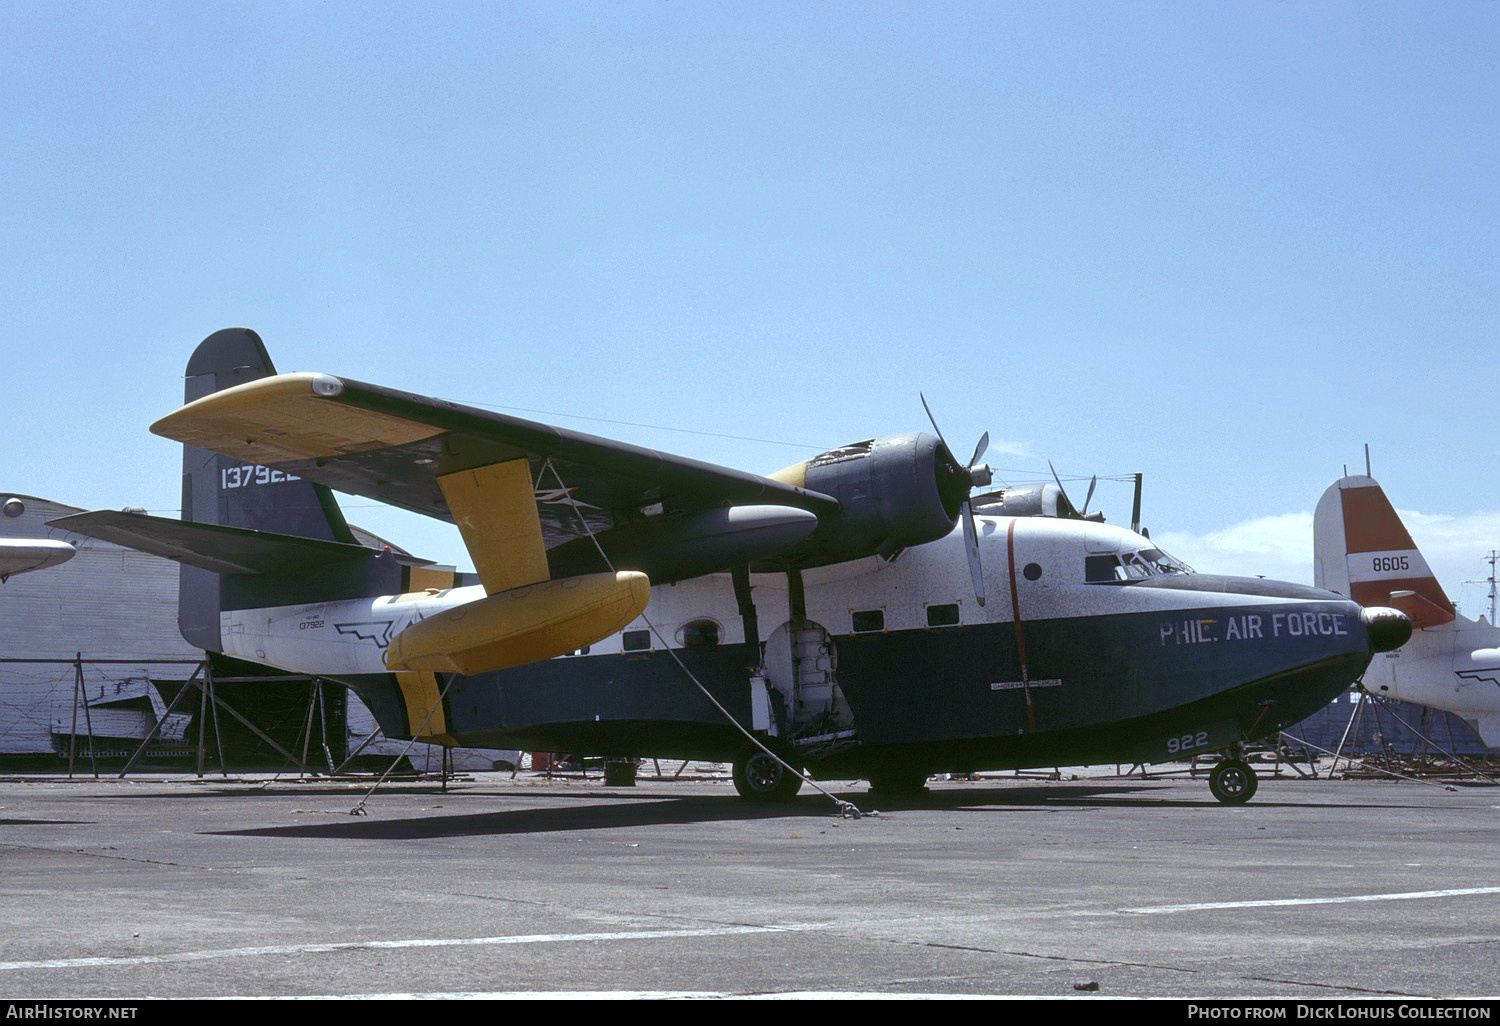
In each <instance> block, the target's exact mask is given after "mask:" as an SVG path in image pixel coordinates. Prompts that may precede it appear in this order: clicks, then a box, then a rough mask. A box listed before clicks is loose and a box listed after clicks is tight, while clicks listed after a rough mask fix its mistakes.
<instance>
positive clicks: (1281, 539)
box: [1153, 509, 1500, 616]
mask: <svg viewBox="0 0 1500 1026" xmlns="http://www.w3.org/2000/svg"><path fill="white" fill-rule="evenodd" d="M1397 513H1398V514H1399V515H1400V517H1401V520H1402V522H1403V523H1404V524H1406V529H1407V531H1409V532H1410V533H1411V536H1412V540H1413V541H1414V542H1416V545H1417V548H1418V549H1420V550H1421V552H1422V555H1423V556H1424V557H1425V558H1426V560H1427V563H1428V565H1429V566H1431V567H1432V572H1433V573H1434V574H1436V575H1437V579H1438V581H1439V582H1440V583H1441V584H1442V585H1443V588H1444V590H1445V591H1447V592H1448V597H1449V598H1451V599H1452V600H1453V601H1454V602H1456V603H1457V604H1458V605H1459V608H1460V609H1461V611H1462V612H1463V613H1464V614H1465V615H1467V616H1478V615H1479V614H1480V613H1487V612H1488V608H1489V597H1488V596H1489V586H1488V584H1482V585H1473V584H1470V585H1467V586H1466V585H1465V583H1464V582H1466V581H1475V580H1478V579H1481V578H1485V577H1488V576H1489V573H1490V570H1489V564H1488V563H1487V562H1486V557H1487V556H1488V555H1489V554H1490V552H1491V551H1492V550H1496V549H1500V512H1492V511H1479V512H1474V513H1421V512H1417V511H1415V510H1404V509H1403V510H1397ZM1312 523H1313V515H1312V513H1310V512H1300V513H1281V514H1277V515H1274V516H1265V517H1255V518H1253V519H1250V520H1242V521H1240V522H1239V523H1237V524H1231V525H1229V526H1228V527H1226V528H1223V529H1221V530H1218V531H1211V532H1208V533H1206V534H1194V533H1192V532H1188V531H1161V532H1159V533H1158V534H1156V535H1155V536H1154V538H1153V540H1154V541H1156V542H1157V543H1158V544H1159V545H1161V547H1162V548H1163V549H1166V550H1167V551H1168V552H1170V553H1171V554H1172V555H1174V556H1176V557H1177V558H1179V559H1182V560H1185V561H1186V562H1187V563H1189V564H1191V565H1192V566H1193V568H1194V569H1196V570H1201V571H1203V572H1204V573H1216V574H1234V575H1239V576H1247V577H1253V576H1256V575H1262V576H1265V577H1271V578H1275V579H1277V580H1282V581H1294V582H1297V583H1300V584H1311V583H1312Z"/></svg>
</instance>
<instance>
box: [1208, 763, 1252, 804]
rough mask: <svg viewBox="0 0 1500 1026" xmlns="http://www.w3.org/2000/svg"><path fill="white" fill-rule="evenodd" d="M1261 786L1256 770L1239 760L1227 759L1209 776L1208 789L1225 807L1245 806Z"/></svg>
mask: <svg viewBox="0 0 1500 1026" xmlns="http://www.w3.org/2000/svg"><path fill="white" fill-rule="evenodd" d="M1259 786H1260V780H1259V778H1257V777H1256V775H1255V770H1253V769H1251V768H1250V764H1249V763H1248V762H1242V761H1240V760H1239V759H1225V760H1224V761H1223V762H1221V763H1219V764H1218V765H1217V766H1215V767H1214V768H1213V771H1212V772H1210V773H1209V775H1208V789H1209V790H1210V791H1212V792H1213V793H1214V797H1215V798H1217V799H1219V801H1221V802H1223V803H1224V804H1225V805H1244V804H1245V803H1246V802H1248V801H1249V800H1250V799H1251V798H1252V797H1254V796H1255V790H1256V788H1258V787H1259Z"/></svg>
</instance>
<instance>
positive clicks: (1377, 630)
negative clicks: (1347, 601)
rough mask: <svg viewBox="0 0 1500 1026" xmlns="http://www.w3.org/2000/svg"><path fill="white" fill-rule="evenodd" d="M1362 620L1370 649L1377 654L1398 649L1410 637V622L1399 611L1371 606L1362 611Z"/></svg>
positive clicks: (1386, 607)
mask: <svg viewBox="0 0 1500 1026" xmlns="http://www.w3.org/2000/svg"><path fill="white" fill-rule="evenodd" d="M1364 620H1365V631H1366V632H1367V633H1368V634H1369V635H1370V647H1371V648H1373V649H1374V650H1375V651H1377V652H1389V651H1390V650H1391V649H1393V648H1400V647H1401V646H1402V645H1404V644H1406V642H1407V639H1409V638H1410V637H1411V620H1410V619H1408V618H1407V616H1406V614H1405V613H1403V612H1401V610H1399V609H1391V608H1390V607H1389V606H1371V607H1370V608H1368V609H1366V610H1364Z"/></svg>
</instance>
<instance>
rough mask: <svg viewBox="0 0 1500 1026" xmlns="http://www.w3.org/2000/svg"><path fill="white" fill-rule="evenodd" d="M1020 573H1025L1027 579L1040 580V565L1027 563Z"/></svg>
mask: <svg viewBox="0 0 1500 1026" xmlns="http://www.w3.org/2000/svg"><path fill="white" fill-rule="evenodd" d="M1021 573H1023V574H1025V575H1026V579H1027V580H1028V581H1036V580H1040V579H1041V576H1042V565H1041V564H1040V563H1027V564H1026V566H1025V568H1024V569H1023V570H1022V571H1021Z"/></svg>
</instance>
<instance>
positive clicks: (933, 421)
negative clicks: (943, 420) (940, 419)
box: [917, 392, 953, 452]
mask: <svg viewBox="0 0 1500 1026" xmlns="http://www.w3.org/2000/svg"><path fill="white" fill-rule="evenodd" d="M917 398H918V399H920V400H922V409H924V410H926V411H927V420H928V421H929V422H930V423H931V424H932V430H933V431H935V432H936V433H937V436H938V441H939V442H942V443H943V445H944V446H947V444H948V440H947V439H946V438H944V437H943V429H942V428H940V427H938V426H937V418H936V417H934V416H933V415H932V407H931V406H928V405H927V397H926V396H925V395H923V394H922V393H921V392H918V393H917ZM948 451H949V452H952V451H953V450H952V449H949V450H948Z"/></svg>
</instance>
